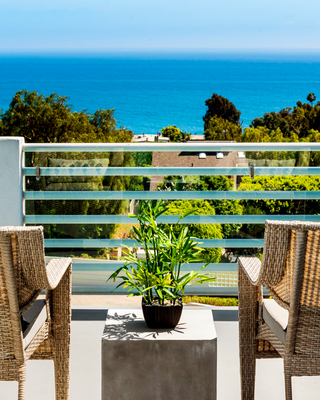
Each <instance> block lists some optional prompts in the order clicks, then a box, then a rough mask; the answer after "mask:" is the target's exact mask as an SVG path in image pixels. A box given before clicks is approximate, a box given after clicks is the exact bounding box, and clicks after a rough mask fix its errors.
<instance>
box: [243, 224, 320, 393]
mask: <svg viewBox="0 0 320 400" xmlns="http://www.w3.org/2000/svg"><path fill="white" fill-rule="evenodd" d="M238 273H239V284H238V286H239V339H240V374H241V398H242V399H247V400H249V399H250V400H253V399H254V386H255V364H256V359H257V358H270V357H282V358H283V361H284V375H285V390H286V400H291V399H292V389H291V377H292V376H311V375H320V224H317V223H312V222H297V221H294V222H285V221H266V228H265V244H264V252H263V259H262V262H260V260H259V259H256V258H248V257H240V258H239V259H238ZM263 286H265V287H266V288H267V289H268V291H269V293H270V294H271V295H272V297H273V300H270V299H268V300H265V301H264V300H263V295H262V288H263ZM271 373H272V371H270V374H271Z"/></svg>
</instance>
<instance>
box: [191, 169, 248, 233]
mask: <svg viewBox="0 0 320 400" xmlns="http://www.w3.org/2000/svg"><path fill="white" fill-rule="evenodd" d="M199 178H200V179H199V180H198V181H197V182H196V183H194V184H193V185H192V188H191V190H197V191H206V192H207V191H211V190H213V191H220V192H228V191H230V190H233V183H232V181H231V179H230V178H228V177H226V176H201V177H199ZM210 204H211V206H212V207H213V208H214V210H215V213H216V215H241V214H242V208H243V206H242V204H241V203H240V201H239V200H210ZM221 226H222V233H223V236H224V237H225V238H228V239H231V238H236V237H239V232H240V229H241V226H242V224H222V225H221Z"/></svg>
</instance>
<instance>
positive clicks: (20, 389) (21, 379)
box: [18, 365, 26, 400]
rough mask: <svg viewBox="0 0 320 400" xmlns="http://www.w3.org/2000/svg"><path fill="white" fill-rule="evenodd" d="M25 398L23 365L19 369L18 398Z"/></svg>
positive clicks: (24, 371)
mask: <svg viewBox="0 0 320 400" xmlns="http://www.w3.org/2000/svg"><path fill="white" fill-rule="evenodd" d="M25 398H26V365H23V366H22V367H21V368H20V371H19V380H18V400H25Z"/></svg>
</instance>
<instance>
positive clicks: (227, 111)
mask: <svg viewBox="0 0 320 400" xmlns="http://www.w3.org/2000/svg"><path fill="white" fill-rule="evenodd" d="M205 104H206V106H207V107H208V108H207V111H206V114H205V116H204V117H203V121H204V130H205V131H206V130H207V129H208V123H209V121H210V119H211V118H212V117H221V118H223V119H225V120H227V121H229V122H231V123H232V124H238V123H239V120H240V115H241V112H240V111H239V110H237V109H236V107H235V105H234V104H233V103H231V101H229V100H228V99H226V98H224V97H222V96H219V95H218V94H216V93H213V95H212V96H211V98H209V99H207V100H206V102H205Z"/></svg>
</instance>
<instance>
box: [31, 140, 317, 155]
mask: <svg viewBox="0 0 320 400" xmlns="http://www.w3.org/2000/svg"><path fill="white" fill-rule="evenodd" d="M23 149H24V151H25V152H28V153H30V152H42V153H43V152H45V153H50V152H77V151H81V152H110V151H130V152H133V151H142V152H143V151H185V150H187V151H202V152H208V151H320V143H236V142H235V143H222V142H217V143H212V142H211V143H208V142H203V143H191V142H189V143H164V144H163V143H142V144H141V143H55V144H52V143H45V144H43V143H28V144H24V146H23Z"/></svg>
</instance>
